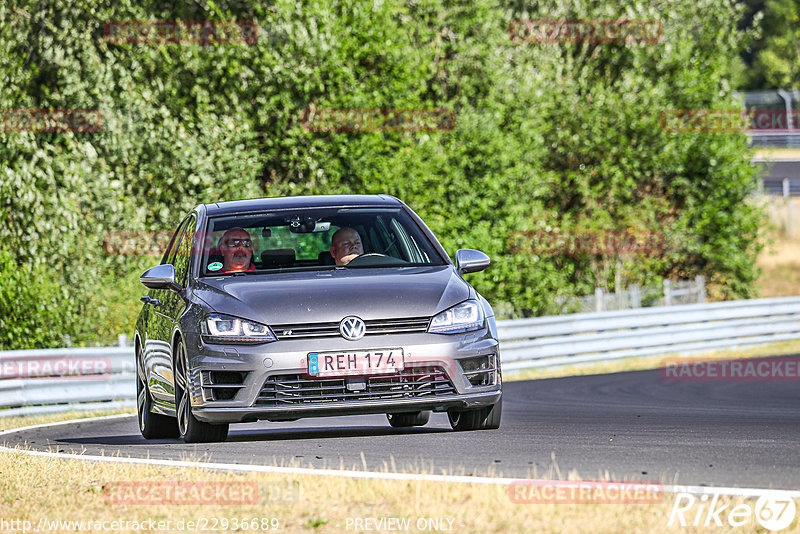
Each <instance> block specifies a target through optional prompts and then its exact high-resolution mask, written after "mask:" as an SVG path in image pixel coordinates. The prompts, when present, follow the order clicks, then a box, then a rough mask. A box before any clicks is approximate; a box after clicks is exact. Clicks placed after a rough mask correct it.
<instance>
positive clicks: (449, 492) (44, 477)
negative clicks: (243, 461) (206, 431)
mask: <svg viewBox="0 0 800 534" xmlns="http://www.w3.org/2000/svg"><path fill="white" fill-rule="evenodd" d="M0 473H3V476H2V477H0V495H2V500H0V518H3V519H5V520H6V521H9V520H14V521H18V523H17V525H19V526H21V525H22V524H23V523H22V522H23V521H29V522H30V524H31V525H33V526H36V525H39V522H40V521H42V520H43V519H46V520H48V521H51V522H52V521H58V520H62V521H81V520H82V521H83V530H82V531H84V532H85V531H88V527H89V526H90V524H89V523H88V522H89V521H91V522H93V523H92V525H94V526H96V527H102V526H103V524H102V522H107V523H106V524H105V526H106V527H107V528H106V529H95V531H98V530H99V531H108V532H110V531H111V526H112V525H111V523H108V522H111V521H119V522H124V521H127V522H129V523H127V524H124V523H120V524H118V525H116V528H115V529H114V530H115V531H118V532H148V528H149V526H150V525H149V524H148V522H149V521H151V520H152V521H154V522H156V523H157V522H159V521H163V522H165V523H162V525H161V526H162V527H167V528H163V529H162V530H160V531H163V532H187V531H188V530H187V529H185V528H184V529H180V528H179V527H180V523H179V522H180V521H183V524H184V525H186V524H187V523H188V522H189V521H194V522H196V524H201V523H203V522H205V525H206V526H207V527H208V528H211V526H212V525H214V524H216V525H218V526H219V527H221V526H222V525H223V524H224V521H223V520H227V525H228V528H227V529H225V530H223V531H226V532H229V531H237V530H236V529H234V528H231V527H232V525H233V522H234V520H235V519H238V520H239V521H238V522H239V523H241V519H244V518H247V519H248V520H251V519H253V518H256V519H257V520H258V521H257V523H258V528H257V529H254V528H245V529H241V528H240V529H239V530H238V531H242V532H258V531H262V532H263V531H264V530H266V529H269V530H270V531H274V529H273V528H272V527H274V526H275V525H276V524H277V529H276V530H277V531H279V532H319V533H326V532H348V531H349V532H363V531H365V530H366V529H365V528H361V529H356V528H354V527H355V524H356V523H355V521H356V520H357V519H360V520H361V521H362V522H364V521H366V519H367V518H374V519H376V520H380V519H381V518H397V519H398V520H410V523H409V529H408V531H409V532H422V531H426V529H423V528H418V527H420V526H423V521H425V520H432V521H438V522H439V523H438V525H439V527H440V528H439V530H438V531H440V532H441V531H443V529H442V528H441V527H447V528H448V530H449V531H453V532H474V533H484V532H556V533H563V532H598V533H604V532H608V533H616V532H626V533H628V532H630V533H650V532H663V531H666V530H668V529H669V527H667V522H668V520H669V517H670V513H671V511H672V507H673V505H674V502H675V499H674V497H673V496H672V495H671V494H667V495H666V496H665V498H664V500H663V501H662V502H660V503H657V504H515V503H513V502H511V500H510V498H509V495H508V487H507V486H505V485H480V484H456V483H441V482H423V481H391V480H356V479H351V478H344V477H323V476H299V475H273V474H236V473H229V472H212V471H207V470H204V469H195V468H183V469H179V468H172V467H154V466H137V465H126V464H114V463H89V462H78V461H74V460H72V461H70V460H61V459H51V458H38V457H30V456H26V455H24V454H21V453H3V454H0ZM124 481H137V483H139V484H142V485H143V487H152V486H148V484H155V485H158V484H163V483H164V482H165V481H180V482H189V481H193V482H195V483H197V484H201V485H208V486H211V485H213V484H219V483H224V484H231V483H243V484H255V485H256V486H257V487H258V488H259V491H258V493H257V498H256V499H255V502H253V501H250V502H248V503H244V504H230V505H216V504H204V505H194V504H192V505H179V504H157V505H153V504H150V505H137V504H119V503H118V502H115V501H114V500H109V499H108V498H107V495H113V493H111V492H113V491H114V488H115V487H118V486H116V485H118V484H119V483H120V482H124ZM720 502H722V503H730V504H731V505H736V504H739V503H746V504H747V505H748V506H750V507H752V506H753V505H754V503H755V501H754V499H741V498H722V500H721V501H720ZM699 504H700V503H699V502H698V505H697V506H695V507H693V508H691V511H690V512H687V513H685V514H684V517H685V518H686V519H687V522H691V521H693V520H694V517H695V513H696V511H697V510H698V509H699ZM731 508H732V506H729V507H728V509H729V510H730V509H731ZM262 518H263V519H265V520H266V521H265V522H264V523H261V519H262ZM704 518H705V515H703V518H702V519H701V523H702V520H703V519H704ZM721 519H722V520H723V521H725V520H726V518H725V516H724V515H723V516H722V517H721ZM273 520H276V522H273ZM137 521H138V522H139V525H138V526H139V527H140V528H138V529H137V528H135V527H136V526H137V525H135V524H134V523H133V522H137ZM167 521H169V522H171V523H170V525H169V526H168V525H167V524H166V522H167ZM97 522H100V523H97ZM248 522H249V521H248ZM417 522H419V523H417ZM362 524H363V525H364V526H366V523H362ZM429 524H430V523H429ZM370 525H371V526H375V525H374V524H373V523H370ZM795 525H796V522H795ZM142 526H144V528H142ZM239 526H241V524H240V525H239ZM384 526H387V525H384ZM726 526H727V525H726ZM248 527H250V525H248ZM264 527H266V528H264ZM672 528H673V529H674V528H676V527H675V526H673V527H672ZM678 528H679V531H680V532H718V531H719V527H714V528H703V527H700V528H694V527H689V528H680V527H678ZM728 528H729V529H731V528H732V527H728ZM376 530H377V531H387V529H376ZM427 530H428V531H430V530H433V529H427ZM5 531H6V532H8V531H9V530H7V529H6V530H5ZM48 531H50V532H71V531H73V530H72V529H68V528H61V529H59V528H57V525H53V523H50V524H49V528H48ZM218 531H219V530H218ZM759 531H761V529H760V528H759V527H758V525H757V523H756V522H755V520H754V519H753V518H752V517H751V519H750V520H749V521H748V523H747V524H746V525H745V526H743V527H740V528H736V529H735V532H737V533H738V532H741V533H750V532H759Z"/></svg>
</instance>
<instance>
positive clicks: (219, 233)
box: [201, 210, 441, 276]
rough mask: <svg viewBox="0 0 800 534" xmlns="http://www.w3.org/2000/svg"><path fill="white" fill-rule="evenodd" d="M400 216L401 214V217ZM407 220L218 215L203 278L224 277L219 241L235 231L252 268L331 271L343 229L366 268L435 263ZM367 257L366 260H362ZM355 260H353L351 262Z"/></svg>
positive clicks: (353, 215) (379, 214)
mask: <svg viewBox="0 0 800 534" xmlns="http://www.w3.org/2000/svg"><path fill="white" fill-rule="evenodd" d="M403 215H404V214H403ZM404 218H405V219H408V218H407V216H405V217H403V216H402V215H399V214H398V212H396V211H391V210H386V211H376V210H371V211H365V212H361V213H359V212H358V211H357V210H352V211H348V212H346V213H333V214H319V213H313V212H306V213H300V214H286V215H274V214H265V215H260V216H246V217H243V216H237V217H220V218H216V219H212V220H211V221H210V223H209V229H208V234H207V238H206V239H205V242H204V245H203V246H204V251H203V254H202V258H203V260H202V261H203V263H202V264H203V269H202V270H201V271H202V275H203V276H218V275H220V274H223V273H224V271H222V272H219V271H220V269H221V268H220V265H222V263H223V256H222V253H221V251H220V244H221V239H222V237H223V236H224V234H225V232H226V231H228V230H230V229H231V228H236V227H240V228H242V229H244V230H245V231H246V232H247V233H249V234H250V237H251V243H252V251H253V256H252V259H251V266H252V268H253V269H254V270H276V269H277V270H283V269H296V268H314V267H330V266H333V265H334V260H333V257H332V256H331V253H330V250H329V248H330V246H331V238H332V237H333V234H334V233H335V232H336V231H337V230H339V229H340V228H343V227H350V228H353V229H355V230H356V231H357V232H358V233H359V235H360V237H361V242H362V245H363V248H364V254H363V255H362V256H361V257H359V258H358V259H363V261H361V262H359V263H363V264H364V266H366V265H373V264H374V265H388V264H393V265H396V266H402V265H404V264H409V265H414V264H431V263H440V262H441V260H440V258H439V257H438V254H437V253H436V252H435V251H434V250H433V247H432V246H431V245H430V243H428V242H427V239H426V238H425V237H424V236H423V235H422V234H421V232H420V231H419V229H418V228H416V227H410V225H409V220H404ZM367 255H369V256H367ZM354 261H355V260H354Z"/></svg>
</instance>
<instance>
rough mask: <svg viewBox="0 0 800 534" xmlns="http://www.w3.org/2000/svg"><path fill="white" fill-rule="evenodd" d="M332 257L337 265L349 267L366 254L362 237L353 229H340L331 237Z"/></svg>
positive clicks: (346, 227)
mask: <svg viewBox="0 0 800 534" xmlns="http://www.w3.org/2000/svg"><path fill="white" fill-rule="evenodd" d="M330 250H331V256H333V261H334V262H335V263H336V265H347V264H348V263H350V261H351V260H353V258H357V257H358V256H360V255H362V254H363V253H364V246H363V245H362V244H361V236H360V235H358V232H356V231H355V230H353V229H352V228H350V227H348V226H345V227H344V228H339V229H338V230H336V232H335V233H334V234H333V237H331V248H330Z"/></svg>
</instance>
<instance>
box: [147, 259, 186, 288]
mask: <svg viewBox="0 0 800 534" xmlns="http://www.w3.org/2000/svg"><path fill="white" fill-rule="evenodd" d="M139 281H140V282H141V283H142V284H144V286H145V287H149V288H150V289H172V290H173V291H181V290H182V289H183V288H182V287H181V286H180V284H178V283H176V282H175V267H174V266H172V265H170V264H165V265H156V266H155V267H150V268H149V269H147V270H146V271H145V272H144V273H142V276H140V277H139Z"/></svg>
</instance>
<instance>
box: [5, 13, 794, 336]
mask: <svg viewBox="0 0 800 534" xmlns="http://www.w3.org/2000/svg"><path fill="white" fill-rule="evenodd" d="M257 4H260V3H259V2H246V1H242V2H235V1H231V2H228V1H225V0H220V1H216V2H215V1H213V0H194V1H178V0H176V1H172V2H170V1H163V0H159V1H142V0H136V1H132V0H115V1H113V2H110V1H98V0H74V1H72V2H49V1H44V0H42V1H38V0H37V1H24V0H6V1H5V2H4V3H3V4H2V5H0V76H2V84H0V109H21V108H37V109H38V108H45V109H51V108H52V109H75V108H82V109H99V110H101V112H102V115H103V124H102V128H100V130H99V131H97V132H84V133H80V132H77V133H76V132H66V133H46V132H13V131H0V173H1V174H2V175H1V176H0V219H1V220H2V221H3V224H2V225H0V243H1V244H0V348H24V347H44V346H63V345H64V344H65V343H67V342H71V343H74V344H106V343H109V342H112V341H114V340H115V339H116V335H117V334H119V333H128V334H129V335H130V333H131V332H132V328H133V326H132V325H133V321H134V318H135V315H136V313H137V312H138V309H139V308H140V306H141V304H140V303H139V301H138V297H139V296H141V295H142V294H143V288H142V287H141V286H140V285H139V283H138V276H139V274H141V272H142V271H143V270H144V269H145V268H146V267H148V266H150V265H151V264H155V263H157V262H158V258H157V257H156V256H134V255H124V254H109V253H108V251H107V250H106V248H105V247H104V245H103V243H104V239H106V236H107V234H109V233H110V232H121V231H122V232H135V231H151V232H164V231H170V232H171V231H173V230H174V227H175V225H177V223H178V222H179V220H180V219H181V217H182V216H183V215H184V214H185V213H186V212H187V211H188V210H189V209H191V208H192V207H193V206H194V205H196V204H198V203H201V202H213V201H219V200H232V199H240V198H253V197H260V196H279V195H301V194H332V193H388V194H392V195H395V196H397V197H399V198H401V199H402V200H404V201H405V202H407V203H408V204H409V205H410V206H411V207H412V208H413V209H414V210H415V211H416V212H417V213H418V214H419V215H420V216H421V217H422V218H423V219H424V220H425V221H426V222H427V223H428V224H429V226H430V227H431V228H432V230H433V231H434V232H435V233H436V234H437V235H438V236H439V238H440V240H441V241H442V243H443V244H444V246H445V247H446V248H447V250H448V252H450V254H451V255H454V254H455V250H456V249H457V248H466V247H469V248H478V249H481V250H483V251H485V252H486V253H488V254H489V255H490V256H491V257H492V266H491V268H490V269H489V270H487V271H485V272H484V273H480V274H476V275H471V278H470V279H469V280H470V282H471V283H473V284H474V285H475V286H476V288H477V289H478V290H479V291H481V292H482V293H483V294H484V295H485V296H486V297H487V298H489V300H490V301H491V302H492V303H493V304H495V306H496V307H497V308H498V309H501V310H504V313H505V314H506V315H509V316H512V315H513V316H523V315H527V316H530V315H540V314H544V313H547V312H548V311H549V310H552V309H553V302H554V299H555V298H556V297H568V296H572V295H583V294H590V293H591V292H592V291H593V288H594V287H598V286H599V287H605V288H608V289H609V290H614V289H615V285H617V284H622V285H623V286H628V285H630V284H633V283H637V284H642V285H647V284H652V283H660V280H661V279H662V278H664V277H671V278H673V279H675V278H693V277H694V276H696V275H698V274H702V275H705V276H706V280H707V281H708V284H709V289H708V290H709V293H710V295H711V296H712V297H715V298H731V297H751V296H754V289H753V288H754V281H755V279H756V277H757V269H756V266H755V259H756V256H757V253H758V249H759V244H758V229H759V225H760V224H761V222H762V220H763V214H762V211H761V210H760V209H759V208H758V207H757V206H755V204H754V203H753V202H751V201H750V200H749V198H750V194H751V192H752V191H753V189H754V188H755V187H756V180H755V171H754V169H753V167H752V166H751V165H750V163H749V159H750V152H749V149H748V144H747V139H746V137H745V136H744V135H743V134H724V135H719V134H717V135H707V134H675V133H670V132H666V131H664V130H663V129H662V128H661V126H660V122H659V120H660V112H661V111H662V110H670V109H703V108H720V109H731V108H738V107H739V106H740V102H739V101H738V100H737V99H736V98H735V96H734V95H733V92H734V91H735V90H736V89H739V88H741V87H744V86H753V85H754V84H758V83H765V84H778V83H780V84H783V83H785V82H786V80H787V76H788V80H789V81H794V82H796V81H797V76H798V74H797V71H796V70H792V69H797V65H798V64H799V62H798V61H797V58H796V57H794V56H792V54H796V53H797V50H798V48H797V46H796V43H797V40H798V37H797V35H798V34H797V32H798V31H800V30H798V25H797V24H796V17H797V13H798V3H797V1H796V0H769V1H767V2H761V3H754V2H751V3H750V4H747V5H739V4H734V3H731V2H728V1H726V0H670V1H658V0H656V1H650V0H647V1H645V0H635V1H632V2H629V3H627V4H626V5H625V6H624V7H620V5H619V4H618V3H617V2H611V1H607V0H606V1H600V2H596V1H591V0H579V1H577V2H574V1H570V2H567V1H566V0H548V1H544V2H535V3H534V2H524V1H511V2H506V3H502V4H498V3H497V2H490V1H488V0H472V1H462V2H453V1H445V0H421V1H412V2H398V1H382V0H369V1H366V0H348V1H346V2H345V1H336V0H309V1H305V2H302V3H299V2H296V1H287V0H278V1H277V2H274V3H270V5H257ZM787 10H788V11H790V12H792V13H793V14H794V16H795V20H794V22H791V21H790V20H788V19H786V20H785V19H784V14H785V13H784V12H786V11H787ZM764 12H766V13H767V14H766V16H762V15H761V14H762V13H764ZM542 18H545V19H567V20H576V19H606V20H607V19H615V20H616V19H619V18H627V19H639V20H658V21H660V22H661V23H662V24H663V27H664V35H663V40H661V42H659V43H611V44H609V43H605V44H604V43H556V44H533V43H515V42H512V40H511V39H510V37H509V24H510V22H511V21H512V20H514V19H542ZM115 20H187V21H190V20H195V21H196V20H219V21H223V20H240V21H249V20H253V21H255V22H256V23H257V24H258V28H259V39H258V42H257V44H255V45H247V44H205V45H204V44H194V45H180V44H164V45H154V44H112V43H110V42H107V40H105V39H104V37H103V27H104V25H105V24H106V23H108V22H111V21H115ZM762 21H763V23H762ZM765 31H767V33H764V32H765ZM769 32H773V33H769ZM787 39H788V40H789V42H788V44H787V42H786V40H787ZM792 39H794V41H792ZM792 43H794V45H795V46H794V48H792V46H793V45H792ZM310 107H316V108H369V109H375V108H400V109H433V108H445V109H449V110H452V111H453V112H454V113H455V116H456V122H455V128H454V129H452V130H449V131H441V132H408V133H385V132H383V133H382V132H374V133H315V132H310V131H307V130H304V129H303V128H302V124H301V116H302V113H303V112H304V111H305V110H307V109H309V108H310ZM629 229H634V230H636V231H640V232H644V231H651V232H661V233H663V234H664V235H665V236H667V238H668V241H669V246H668V247H667V251H666V252H665V253H663V254H660V255H655V254H654V255H632V254H629V255H625V256H618V255H617V256H612V255H603V254H576V255H553V254H550V255H537V254H534V253H532V252H531V251H530V250H528V251H526V250H524V249H522V250H519V249H517V248H515V247H514V246H513V245H514V243H513V238H512V236H514V235H519V234H518V233H525V232H537V231H553V230H562V231H626V230H629Z"/></svg>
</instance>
